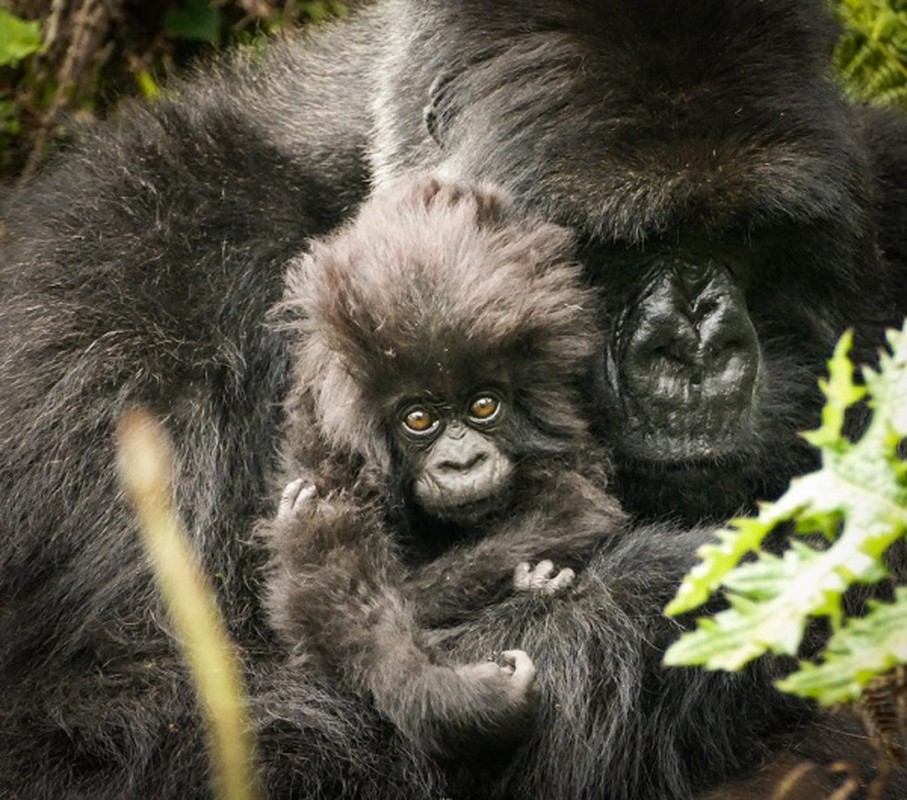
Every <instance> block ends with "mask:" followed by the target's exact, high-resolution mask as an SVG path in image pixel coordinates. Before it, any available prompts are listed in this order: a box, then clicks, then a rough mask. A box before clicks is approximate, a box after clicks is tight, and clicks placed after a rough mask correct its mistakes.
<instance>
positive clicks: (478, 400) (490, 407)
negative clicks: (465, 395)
mask: <svg viewBox="0 0 907 800" xmlns="http://www.w3.org/2000/svg"><path fill="white" fill-rule="evenodd" d="M500 409H501V401H500V400H499V399H498V398H497V397H495V396H494V395H493V394H480V395H478V396H477V397H474V398H473V399H472V400H470V402H469V416H470V417H472V418H473V419H474V420H478V421H480V422H490V421H491V420H493V419H494V418H495V417H497V415H498V412H499V411H500Z"/></svg>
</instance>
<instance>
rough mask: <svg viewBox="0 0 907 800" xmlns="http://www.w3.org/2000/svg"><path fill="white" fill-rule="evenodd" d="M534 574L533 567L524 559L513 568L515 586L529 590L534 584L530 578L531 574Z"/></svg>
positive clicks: (515, 587) (520, 589)
mask: <svg viewBox="0 0 907 800" xmlns="http://www.w3.org/2000/svg"><path fill="white" fill-rule="evenodd" d="M531 574H532V567H530V566H529V562H528V561H522V562H520V563H519V564H517V565H516V568H515V569H514V570H513V588H514V589H517V590H519V591H528V590H529V589H531V588H532V584H531V582H530V580H529V578H530V575H531Z"/></svg>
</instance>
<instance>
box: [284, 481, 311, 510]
mask: <svg viewBox="0 0 907 800" xmlns="http://www.w3.org/2000/svg"><path fill="white" fill-rule="evenodd" d="M314 496H315V487H314V486H313V485H312V484H311V483H309V482H308V481H307V480H306V479H305V478H297V479H296V480H295V481H291V482H290V483H288V484H287V485H286V488H285V489H284V490H283V493H282V494H281V495H280V503H278V505H277V519H288V518H290V517H293V516H295V515H296V514H297V513H298V512H299V511H300V510H301V509H302V508H303V507H304V506H306V505H307V504H308V502H309V501H310V500H311V499H312V498H313V497H314Z"/></svg>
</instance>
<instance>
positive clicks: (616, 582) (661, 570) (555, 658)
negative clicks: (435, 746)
mask: <svg viewBox="0 0 907 800" xmlns="http://www.w3.org/2000/svg"><path fill="white" fill-rule="evenodd" d="M711 540H713V531H712V529H708V528H696V529H691V530H678V529H677V528H675V527H673V526H670V525H647V526H637V527H635V528H632V529H628V530H626V531H625V532H624V535H623V538H622V539H621V540H619V541H618V542H617V543H616V545H615V546H614V547H605V548H603V549H602V550H601V551H600V552H599V553H598V554H597V555H596V556H595V557H594V558H593V559H592V561H591V562H590V563H589V565H588V566H587V567H586V568H585V569H584V570H583V571H582V572H581V573H580V574H579V575H578V576H577V580H576V583H575V589H574V590H573V591H572V593H570V594H568V595H567V596H565V597H553V598H546V597H542V596H539V595H519V594H515V595H512V596H511V597H510V598H509V599H507V600H505V601H503V602H501V603H500V604H498V605H497V606H494V607H491V608H489V609H487V610H486V611H485V612H484V613H483V614H482V615H481V616H480V618H479V619H478V621H477V622H476V623H475V624H474V625H470V626H464V627H462V628H459V629H457V630H456V634H455V636H454V637H453V638H451V639H448V640H447V642H446V646H447V647H449V648H450V649H451V651H452V652H453V653H454V654H455V657H456V658H461V659H462V658H478V657H480V656H481V655H482V654H488V653H493V652H497V651H499V650H501V649H503V648H506V647H521V648H523V649H525V650H526V652H527V653H529V654H530V656H531V657H532V658H533V660H534V661H535V663H536V666H537V669H538V679H539V682H540V684H541V689H542V704H541V709H540V717H539V720H538V723H537V725H536V726H535V727H534V729H533V731H532V733H531V735H530V740H529V741H528V742H527V743H526V744H525V746H524V747H523V748H521V749H520V750H519V751H518V753H517V756H516V757H515V758H514V759H513V760H511V761H510V762H508V763H507V764H506V765H505V766H504V767H503V768H499V767H498V766H497V765H494V766H489V768H488V770H487V771H481V770H480V771H478V772H477V771H475V770H474V769H472V768H470V770H468V771H467V770H463V772H462V773H461V774H460V775H459V776H458V780H462V781H463V782H464V785H465V786H466V787H468V789H467V790H466V794H467V795H468V794H469V792H470V791H472V792H476V791H479V789H478V787H480V786H484V787H486V788H485V789H484V790H483V791H485V792H488V789H487V787H488V786H489V785H491V786H494V787H495V789H494V790H492V791H491V792H488V793H489V794H490V796H493V797H498V796H500V797H551V798H559V797H608V798H626V800H632V799H633V798H642V797H652V798H665V799H667V798H678V799H680V798H691V797H693V796H698V794H697V793H699V792H704V791H706V790H708V789H710V788H711V790H712V791H711V793H710V794H708V797H709V799H710V800H735V799H736V798H738V797H739V798H740V800H749V798H755V797H768V796H770V795H771V794H772V792H773V791H775V789H776V788H777V786H778V784H779V782H780V781H781V779H782V778H783V777H786V776H787V773H788V771H789V770H791V769H793V768H794V767H802V766H803V763H804V761H811V760H812V761H814V762H816V766H815V768H814V769H812V770H810V771H809V775H808V777H806V778H805V779H804V780H803V781H802V785H801V784H800V783H798V786H797V788H798V791H800V790H802V791H803V792H804V793H803V794H794V795H792V796H793V797H796V798H798V800H824V798H826V797H827V796H828V792H829V790H830V787H833V786H834V785H836V782H835V779H834V778H833V776H832V775H831V773H829V772H828V771H827V770H826V769H825V768H826V767H827V766H828V765H830V764H831V763H832V762H834V761H836V760H839V759H843V760H847V759H849V760H850V762H851V763H852V764H854V765H856V766H857V767H858V768H860V769H865V770H867V771H869V774H871V769H872V763H873V750H872V748H871V747H870V745H869V744H868V742H867V741H866V739H865V736H862V735H861V732H860V730H859V726H858V725H857V726H853V725H852V724H851V722H850V721H849V720H847V719H843V718H835V719H834V720H827V719H823V717H822V715H821V714H820V713H819V712H817V710H816V709H815V707H814V706H813V705H812V704H810V703H807V702H805V701H802V700H800V699H798V698H795V697H793V696H789V695H782V694H780V693H779V692H776V691H774V690H773V689H772V688H771V683H772V681H773V680H774V679H775V678H777V677H779V676H780V675H781V674H782V670H783V669H784V668H785V666H786V663H785V661H784V660H778V659H772V658H764V659H761V660H759V661H758V662H756V663H754V664H752V665H750V667H749V668H747V669H746V670H744V671H743V672H741V673H727V672H720V671H719V672H706V671H704V670H701V669H677V668H670V669H669V668H665V667H663V666H662V663H661V660H662V656H663V654H664V651H665V649H666V647H667V645H668V644H669V643H670V642H672V641H673V640H674V639H675V638H676V637H677V635H678V634H679V632H680V630H681V624H680V623H679V622H678V621H676V620H670V619H667V618H665V617H664V616H663V615H662V614H661V610H662V608H663V607H664V605H666V604H667V602H668V601H669V600H670V599H671V598H672V597H673V596H674V594H675V592H676V587H677V583H678V580H679V576H680V575H682V574H684V573H685V572H686V571H687V570H688V569H689V567H690V566H692V565H693V564H694V563H695V560H696V559H695V556H694V553H695V551H696V549H697V548H698V547H699V545H701V544H703V543H705V542H707V541H711ZM747 775H749V776H750V777H743V776H747ZM729 776H740V781H739V782H733V783H727V784H726V783H725V782H726V781H727V780H728V778H729ZM900 780H901V781H902V783H899V784H897V786H896V787H892V789H891V794H889V795H886V797H892V798H895V797H900V796H901V794H899V792H903V791H904V788H905V787H904V783H903V780H904V777H903V776H901V778H900Z"/></svg>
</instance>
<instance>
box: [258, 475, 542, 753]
mask: <svg viewBox="0 0 907 800" xmlns="http://www.w3.org/2000/svg"><path fill="white" fill-rule="evenodd" d="M266 531H267V532H268V533H269V534H270V536H271V541H272V546H273V549H274V556H275V557H274V558H273V559H272V571H271V582H270V587H269V588H270V610H271V618H272V621H273V622H274V624H275V626H276V627H277V628H278V630H280V631H281V632H282V633H283V635H284V637H285V638H286V639H287V640H288V641H289V642H290V643H291V645H292V647H293V650H294V652H295V654H296V656H297V660H298V661H299V662H300V663H301V664H311V665H313V666H316V665H317V666H320V667H321V668H322V669H325V670H326V671H328V672H329V673H332V674H335V675H337V676H338V677H339V678H340V679H341V680H342V681H343V682H344V683H345V684H346V685H348V686H349V687H350V688H352V689H353V690H355V691H357V692H359V693H361V694H363V695H365V696H368V697H370V698H371V699H372V700H373V701H374V703H375V706H376V708H378V710H379V711H381V712H382V713H384V714H385V715H386V716H387V717H388V718H389V719H390V720H391V721H392V722H393V723H394V724H395V725H396V726H397V727H398V728H399V729H400V730H401V731H402V732H403V733H404V734H405V735H406V736H407V737H408V738H410V739H412V740H413V741H415V742H418V743H419V744H420V745H422V746H423V747H426V748H428V749H429V750H430V751H432V752H434V753H437V754H440V755H445V756H446V755H453V754H455V753H462V752H464V751H466V750H468V749H470V748H473V747H476V748H480V749H483V748H487V747H488V746H502V745H506V744H508V743H510V742H513V741H515V740H517V739H519V738H521V737H522V736H524V735H525V733H526V731H527V730H528V727H529V725H530V724H531V722H532V720H533V719H534V717H535V714H536V710H537V705H538V690H537V687H536V679H535V667H534V665H533V663H532V660H531V659H530V658H529V656H528V655H527V654H526V653H524V652H523V651H522V650H512V651H507V652H505V653H504V654H503V655H502V657H501V662H500V663H496V662H493V661H487V662H479V663H475V664H464V665H450V666H448V665H442V664H437V663H434V661H433V660H432V659H431V658H430V657H429V654H428V653H427V652H426V651H425V650H423V649H422V648H421V647H419V645H418V644H417V642H418V641H420V640H421V637H420V634H421V632H420V631H419V628H418V626H417V624H416V622H415V620H414V619H413V614H412V607H411V605H410V604H409V603H408V602H407V601H406V600H405V598H404V597H403V596H402V594H401V592H400V590H399V585H400V582H401V580H402V574H403V570H402V567H401V565H400V563H399V560H398V559H397V555H396V551H395V548H394V546H393V543H392V540H391V537H390V536H389V535H388V533H387V531H386V530H385V528H384V526H383V523H382V521H381V514H380V512H379V510H378V509H376V508H374V507H370V506H367V505H366V504H362V503H359V504H357V503H356V501H355V500H351V499H350V498H349V497H330V496H329V497H327V498H318V497H317V496H316V491H315V488H314V487H313V486H311V485H310V484H309V483H307V482H306V481H305V480H296V481H293V482H292V483H290V484H289V485H288V486H287V487H286V489H285V490H284V493H283V496H282V497H281V500H280V504H279V508H278V514H277V517H276V519H275V520H273V522H272V523H270V528H269V529H266Z"/></svg>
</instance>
